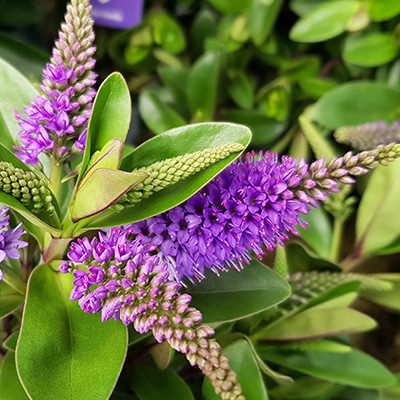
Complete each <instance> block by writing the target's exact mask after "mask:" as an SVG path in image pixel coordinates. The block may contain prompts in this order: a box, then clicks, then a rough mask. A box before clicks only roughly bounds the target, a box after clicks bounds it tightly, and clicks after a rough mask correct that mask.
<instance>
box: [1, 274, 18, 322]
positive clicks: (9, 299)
mask: <svg viewBox="0 0 400 400" xmlns="http://www.w3.org/2000/svg"><path fill="white" fill-rule="evenodd" d="M23 301H24V296H22V295H21V293H19V292H17V291H16V290H15V289H14V288H12V287H11V286H9V285H8V284H7V283H6V282H4V280H3V281H1V282H0V319H1V318H4V317H5V316H7V315H9V314H11V313H12V312H14V311H15V310H16V309H17V308H18V307H20V306H21V305H22V303H23Z"/></svg>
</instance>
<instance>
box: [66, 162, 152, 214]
mask: <svg viewBox="0 0 400 400" xmlns="http://www.w3.org/2000/svg"><path fill="white" fill-rule="evenodd" d="M148 176H149V174H147V173H146V172H125V171H119V170H116V169H111V168H97V169H96V170H95V171H94V172H93V173H92V174H91V175H90V177H89V178H88V179H87V180H86V181H85V182H84V183H83V184H82V186H79V188H78V190H77V192H76V197H75V199H74V201H73V203H72V207H71V218H72V221H74V222H77V221H79V220H81V219H83V218H88V217H91V216H93V215H96V214H98V213H100V212H102V211H104V210H105V209H107V208H108V207H109V206H110V205H112V204H114V203H115V202H116V201H117V200H118V199H119V198H120V197H121V196H123V195H124V194H125V193H127V192H128V191H129V190H131V189H132V188H133V187H134V186H136V185H137V184H139V183H140V182H142V181H144V180H145V179H146V178H147V177H148ZM105 182H107V185H105V184H104V183H105Z"/></svg>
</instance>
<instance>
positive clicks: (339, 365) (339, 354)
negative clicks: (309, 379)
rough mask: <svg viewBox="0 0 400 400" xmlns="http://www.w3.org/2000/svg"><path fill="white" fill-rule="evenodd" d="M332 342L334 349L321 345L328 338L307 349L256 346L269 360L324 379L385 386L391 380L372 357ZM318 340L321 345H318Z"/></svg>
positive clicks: (371, 386) (260, 353)
mask: <svg viewBox="0 0 400 400" xmlns="http://www.w3.org/2000/svg"><path fill="white" fill-rule="evenodd" d="M331 343H332V344H334V346H335V351H329V350H325V349H324V348H323V347H326V344H328V345H329V341H324V342H322V341H316V342H310V343H309V344H308V346H307V347H308V349H298V350H296V349H295V348H291V347H290V346H288V347H286V348H285V347H283V346H280V348H277V347H275V348H272V347H271V346H265V345H259V346H257V350H258V353H259V355H260V356H261V357H262V358H265V359H266V360H268V361H271V362H274V363H277V364H280V365H283V366H285V367H287V368H290V369H294V370H295V371H299V372H302V373H304V374H307V375H311V376H314V377H316V378H320V379H324V380H327V381H332V382H338V383H341V384H345V385H350V386H355V387H364V388H374V387H382V386H388V385H390V384H392V383H393V382H394V377H393V375H392V374H391V373H390V371H389V370H388V369H387V368H386V367H385V366H384V365H383V364H381V363H380V362H379V361H377V360H376V359H374V358H373V357H371V356H369V355H367V354H365V353H363V352H361V351H360V350H356V349H354V348H352V347H350V346H347V345H342V344H338V343H334V342H331ZM319 344H321V345H322V344H324V346H323V347H322V348H318V347H317V346H318V345H319ZM300 347H303V346H302V345H300ZM312 347H315V349H312ZM332 350H333V349H332ZM344 366H345V368H344Z"/></svg>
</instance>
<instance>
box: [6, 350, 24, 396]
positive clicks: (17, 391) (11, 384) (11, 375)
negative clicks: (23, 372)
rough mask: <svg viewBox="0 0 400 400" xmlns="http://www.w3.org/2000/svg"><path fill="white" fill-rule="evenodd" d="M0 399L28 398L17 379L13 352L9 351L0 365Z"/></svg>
mask: <svg viewBox="0 0 400 400" xmlns="http://www.w3.org/2000/svg"><path fill="white" fill-rule="evenodd" d="M0 399H4V400H28V396H27V395H26V393H25V390H24V388H23V387H22V385H21V382H20V381H19V378H18V374H17V369H16V367H15V353H14V352H13V351H9V352H8V353H7V354H6V356H5V357H4V360H3V363H2V364H1V367H0Z"/></svg>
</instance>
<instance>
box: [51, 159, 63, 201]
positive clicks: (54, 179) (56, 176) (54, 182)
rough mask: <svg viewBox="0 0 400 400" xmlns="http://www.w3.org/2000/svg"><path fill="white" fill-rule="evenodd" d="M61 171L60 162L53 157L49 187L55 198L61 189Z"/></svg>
mask: <svg viewBox="0 0 400 400" xmlns="http://www.w3.org/2000/svg"><path fill="white" fill-rule="evenodd" d="M61 172H62V166H61V164H59V163H57V161H56V160H54V159H53V160H52V161H51V172H50V181H49V189H50V190H51V192H52V193H53V194H54V196H55V197H56V199H57V200H58V196H59V193H60V189H61Z"/></svg>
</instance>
